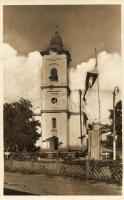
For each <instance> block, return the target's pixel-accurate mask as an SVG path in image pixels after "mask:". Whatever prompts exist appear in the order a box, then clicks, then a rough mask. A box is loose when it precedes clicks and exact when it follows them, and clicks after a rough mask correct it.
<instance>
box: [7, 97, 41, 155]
mask: <svg viewBox="0 0 124 200" xmlns="http://www.w3.org/2000/svg"><path fill="white" fill-rule="evenodd" d="M38 126H40V123H39V121H37V120H35V118H34V113H33V111H32V104H31V102H30V101H29V100H25V99H23V98H22V99H20V100H19V101H18V102H14V103H5V104H4V147H5V150H9V151H16V152H17V151H21V152H22V151H35V150H37V147H36V146H35V143H36V141H37V140H38V139H39V137H40V134H39V133H38Z"/></svg>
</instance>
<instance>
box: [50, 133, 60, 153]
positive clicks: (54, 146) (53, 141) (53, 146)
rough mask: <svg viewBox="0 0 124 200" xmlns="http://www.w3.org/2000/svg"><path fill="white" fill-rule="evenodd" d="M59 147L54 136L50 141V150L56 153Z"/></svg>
mask: <svg viewBox="0 0 124 200" xmlns="http://www.w3.org/2000/svg"><path fill="white" fill-rule="evenodd" d="M58 147H59V139H58V137H56V136H53V137H52V138H51V139H50V150H51V151H57V150H58Z"/></svg>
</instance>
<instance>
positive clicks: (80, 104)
mask: <svg viewBox="0 0 124 200" xmlns="http://www.w3.org/2000/svg"><path fill="white" fill-rule="evenodd" d="M81 94H82V92H81V90H79V95H80V137H81V143H82V116H81Z"/></svg>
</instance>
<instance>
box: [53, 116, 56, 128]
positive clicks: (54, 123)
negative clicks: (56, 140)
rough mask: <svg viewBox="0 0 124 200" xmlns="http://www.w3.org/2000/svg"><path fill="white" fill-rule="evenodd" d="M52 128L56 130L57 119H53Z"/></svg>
mask: <svg viewBox="0 0 124 200" xmlns="http://www.w3.org/2000/svg"><path fill="white" fill-rule="evenodd" d="M52 128H56V118H52Z"/></svg>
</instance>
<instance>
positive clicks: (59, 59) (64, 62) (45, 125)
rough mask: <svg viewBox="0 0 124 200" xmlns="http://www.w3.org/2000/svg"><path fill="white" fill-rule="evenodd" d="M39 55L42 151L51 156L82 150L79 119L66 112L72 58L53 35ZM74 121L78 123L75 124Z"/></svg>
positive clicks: (68, 111)
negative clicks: (40, 66) (59, 152)
mask: <svg viewBox="0 0 124 200" xmlns="http://www.w3.org/2000/svg"><path fill="white" fill-rule="evenodd" d="M40 53H41V55H42V57H43V67H42V72H41V73H42V75H41V76H42V78H41V96H42V108H41V118H42V120H41V121H42V137H41V140H42V141H41V149H43V150H46V151H50V152H54V151H57V150H64V151H69V150H72V149H81V148H82V145H83V144H82V142H81V139H80V121H79V119H80V116H79V113H78V114H77V116H76V115H75V116H74V117H73V115H74V113H71V112H70V110H69V95H70V89H69V75H68V73H69V70H68V69H69V63H70V61H71V54H70V52H69V51H68V50H66V49H64V46H63V41H62V38H61V37H60V35H59V33H58V32H55V33H54V35H53V37H52V39H51V41H50V45H49V47H48V49H47V50H45V51H42V52H40ZM83 114H84V113H83ZM83 116H84V115H82V120H83ZM75 117H76V119H78V120H76V122H75ZM86 121H87V120H86ZM86 121H85V124H84V123H83V121H82V123H83V124H84V126H85V127H83V128H82V129H83V134H85V136H86ZM77 122H78V123H77ZM76 123H77V124H78V127H77V124H76ZM74 124H75V127H74ZM84 128H85V130H84ZM85 143H86V141H85ZM85 145H86V144H85Z"/></svg>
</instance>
